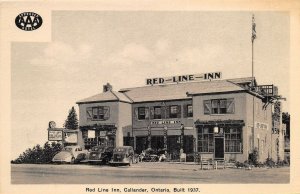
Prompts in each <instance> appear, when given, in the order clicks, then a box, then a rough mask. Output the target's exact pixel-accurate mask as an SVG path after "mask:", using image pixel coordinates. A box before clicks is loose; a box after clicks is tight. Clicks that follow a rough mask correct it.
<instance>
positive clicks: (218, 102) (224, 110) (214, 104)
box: [203, 98, 234, 114]
mask: <svg viewBox="0 0 300 194" xmlns="http://www.w3.org/2000/svg"><path fill="white" fill-rule="evenodd" d="M203 103H204V114H232V113H234V99H233V98H228V99H212V100H204V101H203Z"/></svg>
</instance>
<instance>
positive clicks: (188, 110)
mask: <svg viewBox="0 0 300 194" xmlns="http://www.w3.org/2000/svg"><path fill="white" fill-rule="evenodd" d="M187 117H193V106H192V105H187Z"/></svg>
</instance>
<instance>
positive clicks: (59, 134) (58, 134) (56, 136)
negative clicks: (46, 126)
mask: <svg viewBox="0 0 300 194" xmlns="http://www.w3.org/2000/svg"><path fill="white" fill-rule="evenodd" d="M48 140H49V141H62V140H63V131H62V130H49V131H48Z"/></svg>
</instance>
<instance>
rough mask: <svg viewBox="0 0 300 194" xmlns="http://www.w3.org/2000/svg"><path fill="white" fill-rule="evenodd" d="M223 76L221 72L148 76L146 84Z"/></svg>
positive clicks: (201, 79) (203, 79) (194, 80)
mask: <svg viewBox="0 0 300 194" xmlns="http://www.w3.org/2000/svg"><path fill="white" fill-rule="evenodd" d="M221 77H222V73H221V72H213V73H201V74H189V75H179V76H172V77H158V78H148V79H146V85H163V84H172V83H182V82H196V81H205V80H213V79H221Z"/></svg>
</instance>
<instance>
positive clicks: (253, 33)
mask: <svg viewBox="0 0 300 194" xmlns="http://www.w3.org/2000/svg"><path fill="white" fill-rule="evenodd" d="M255 27H256V24H255V20H254V14H253V15H252V36H251V43H252V44H251V46H252V52H251V55H252V58H251V63H252V73H251V76H252V83H251V90H252V91H255V90H254V39H255V38H256V30H255ZM254 108H255V102H254V96H253V101H252V118H253V123H252V124H253V131H252V134H253V142H252V143H253V144H252V145H253V146H252V147H253V150H252V152H253V151H254V148H255V146H254V145H255V133H254V132H255V129H254V127H255V126H254V125H255V111H254ZM258 149H259V148H258Z"/></svg>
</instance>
